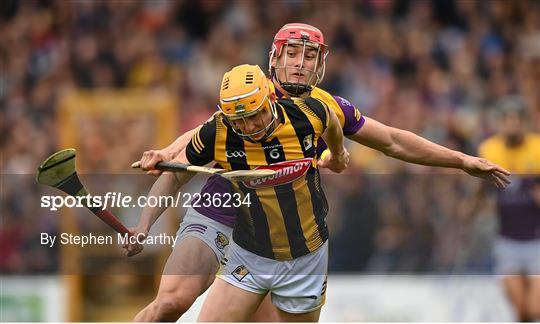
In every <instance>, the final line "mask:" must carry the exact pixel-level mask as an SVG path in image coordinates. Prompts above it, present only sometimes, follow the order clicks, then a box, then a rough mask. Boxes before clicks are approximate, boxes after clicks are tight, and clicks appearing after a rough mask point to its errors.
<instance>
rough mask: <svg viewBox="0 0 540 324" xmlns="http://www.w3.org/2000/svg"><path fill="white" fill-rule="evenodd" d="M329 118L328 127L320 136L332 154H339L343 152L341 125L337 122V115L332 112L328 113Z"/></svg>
mask: <svg viewBox="0 0 540 324" xmlns="http://www.w3.org/2000/svg"><path fill="white" fill-rule="evenodd" d="M329 118H330V122H329V124H328V128H327V129H326V131H325V132H324V133H323V135H322V138H323V140H324V142H325V143H326V145H327V146H328V149H329V150H330V152H332V155H334V156H339V155H341V154H343V152H344V150H343V142H344V139H343V130H342V129H341V125H340V124H339V121H338V119H337V117H336V116H335V115H334V114H333V113H332V114H331V115H329Z"/></svg>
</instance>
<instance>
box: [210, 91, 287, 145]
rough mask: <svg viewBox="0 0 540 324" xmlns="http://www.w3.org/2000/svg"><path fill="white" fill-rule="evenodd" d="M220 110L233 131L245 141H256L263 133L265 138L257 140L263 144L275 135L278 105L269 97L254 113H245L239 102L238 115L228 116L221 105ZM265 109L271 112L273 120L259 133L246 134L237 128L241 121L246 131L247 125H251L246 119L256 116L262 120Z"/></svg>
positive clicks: (236, 107) (237, 106)
mask: <svg viewBox="0 0 540 324" xmlns="http://www.w3.org/2000/svg"><path fill="white" fill-rule="evenodd" d="M223 101H224V100H222V102H223ZM218 109H219V110H220V111H221V112H222V113H223V116H225V118H226V119H227V121H228V123H229V125H230V126H231V128H232V130H233V131H234V132H235V133H236V134H237V135H238V136H240V137H242V138H244V139H248V140H250V141H254V140H255V139H256V138H257V137H259V136H260V134H261V133H264V136H263V137H262V138H260V139H257V141H258V142H262V141H264V140H266V139H267V138H268V137H270V136H272V134H273V132H274V130H275V126H276V123H275V121H276V120H277V118H278V117H277V108H276V104H275V103H274V102H272V101H271V100H270V98H268V96H265V97H264V99H263V102H261V104H260V106H259V107H257V108H256V109H254V110H252V111H248V112H244V111H245V106H244V105H242V104H241V103H238V102H237V103H236V105H235V110H236V111H237V113H234V114H227V113H226V112H225V111H224V110H223V108H222V107H221V106H219V105H218ZM265 109H269V110H270V113H271V115H272V118H271V119H270V121H269V122H268V123H267V124H266V125H265V126H264V127H263V128H261V129H260V130H257V131H255V132H253V133H244V132H243V131H242V129H241V127H237V126H236V124H237V123H236V122H238V121H240V120H241V121H242V122H243V123H244V129H245V128H246V127H245V126H246V125H247V123H249V121H247V120H246V119H247V118H250V117H253V116H255V115H259V118H261V119H262V116H261V115H260V113H261V112H262V111H263V110H265ZM262 124H264V122H262Z"/></svg>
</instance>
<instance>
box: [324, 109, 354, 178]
mask: <svg viewBox="0 0 540 324" xmlns="http://www.w3.org/2000/svg"><path fill="white" fill-rule="evenodd" d="M328 119H329V120H328V127H327V128H326V130H325V131H324V133H323V134H322V135H321V137H322V138H323V140H324V142H325V143H326V145H328V149H329V150H330V156H329V158H325V159H324V160H319V162H318V165H319V167H323V168H328V169H330V170H332V171H334V172H337V173H340V172H342V171H343V170H345V169H346V168H347V165H348V164H349V152H348V151H347V149H346V148H345V146H344V138H343V129H342V128H341V124H340V123H339V120H338V118H337V116H336V114H335V113H334V111H332V110H331V109H328Z"/></svg>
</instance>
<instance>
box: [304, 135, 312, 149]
mask: <svg viewBox="0 0 540 324" xmlns="http://www.w3.org/2000/svg"><path fill="white" fill-rule="evenodd" d="M303 144H304V149H305V150H309V149H310V148H311V147H312V146H313V135H311V134H310V135H306V137H304V140H303Z"/></svg>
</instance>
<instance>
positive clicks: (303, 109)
mask: <svg viewBox="0 0 540 324" xmlns="http://www.w3.org/2000/svg"><path fill="white" fill-rule="evenodd" d="M276 106H277V112H278V119H279V124H278V126H277V127H276V129H275V131H274V133H273V134H272V136H270V137H269V138H267V139H266V140H265V141H264V142H261V143H260V142H251V141H247V140H243V139H242V138H241V137H240V136H238V135H237V134H236V133H235V132H234V131H233V129H232V128H231V127H230V126H229V125H228V124H227V121H226V120H225V119H224V117H223V115H222V114H221V113H216V114H215V115H214V116H213V117H212V118H211V119H210V120H209V121H207V122H206V123H205V124H204V125H203V126H202V127H201V128H200V129H199V131H198V132H197V133H196V134H195V135H194V136H193V138H192V140H191V141H190V143H189V144H188V146H187V148H186V156H187V159H188V161H189V162H190V163H191V164H193V165H205V164H207V163H209V162H211V161H215V162H217V163H218V164H219V165H220V166H221V167H222V168H225V169H228V170H247V169H257V168H270V169H273V170H276V174H274V175H272V176H269V177H266V178H261V179H257V180H252V181H248V182H243V183H233V187H234V189H235V190H236V191H237V192H239V193H240V194H241V195H243V196H247V195H249V200H250V202H251V204H250V206H249V207H248V206H246V205H242V207H240V208H238V209H237V211H236V214H237V217H236V223H235V226H234V231H233V239H234V241H235V242H236V243H237V244H238V245H240V246H241V247H242V248H244V249H246V250H248V251H251V252H253V253H255V254H258V255H260V256H263V257H267V258H271V259H276V260H290V259H294V258H297V257H300V256H302V255H305V254H307V253H310V252H312V251H315V250H317V249H318V248H319V247H320V246H321V245H322V244H323V243H324V242H325V241H326V240H327V239H328V229H327V226H326V220H325V217H326V214H327V212H328V205H327V202H326V197H325V195H324V193H323V191H322V188H321V184H320V177H319V172H318V169H317V160H316V146H317V141H318V139H319V137H320V136H321V134H322V133H323V132H324V130H325V129H326V127H327V125H328V122H329V111H328V107H327V106H326V105H325V104H324V103H322V102H321V101H319V100H317V99H313V98H306V99H305V100H303V99H299V98H294V99H279V100H278V101H277V105H276Z"/></svg>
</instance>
